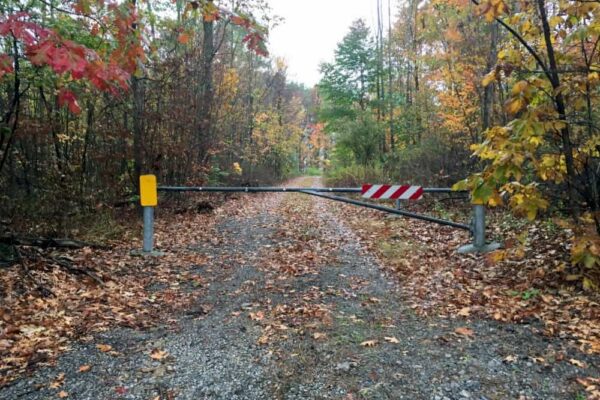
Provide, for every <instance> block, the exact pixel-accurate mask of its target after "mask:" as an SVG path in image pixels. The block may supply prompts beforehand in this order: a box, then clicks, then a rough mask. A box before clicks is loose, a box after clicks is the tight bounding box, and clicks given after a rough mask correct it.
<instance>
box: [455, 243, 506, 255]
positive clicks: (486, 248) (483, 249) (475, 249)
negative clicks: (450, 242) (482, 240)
mask: <svg viewBox="0 0 600 400" xmlns="http://www.w3.org/2000/svg"><path fill="white" fill-rule="evenodd" d="M501 248H502V244H500V243H498V242H492V243H487V244H485V245H483V246H475V245H474V244H467V245H465V246H461V247H459V248H458V250H457V252H458V253H459V254H468V253H490V252H492V251H495V250H498V249H501Z"/></svg>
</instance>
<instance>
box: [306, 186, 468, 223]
mask: <svg viewBox="0 0 600 400" xmlns="http://www.w3.org/2000/svg"><path fill="white" fill-rule="evenodd" d="M301 193H305V194H309V195H311V196H317V197H322V198H324V199H329V200H335V201H340V202H342V203H348V204H353V205H355V206H361V207H366V208H372V209H374V210H378V211H384V212H387V213H390V214H397V215H402V216H405V217H408V218H414V219H420V220H422V221H427V222H433V223H435V224H439V225H445V226H451V227H453V228H458V229H464V230H466V231H469V232H471V231H472V229H471V227H470V226H469V225H465V224H459V223H457V222H452V221H447V220H445V219H439V218H435V217H429V216H427V215H421V214H415V213H412V212H409V211H403V210H396V209H395V208H389V207H383V206H378V205H376V204H371V203H365V202H363V201H357V200H352V199H347V198H345V197H340V196H328V195H325V194H322V193H318V192H316V191H311V190H303V191H301Z"/></svg>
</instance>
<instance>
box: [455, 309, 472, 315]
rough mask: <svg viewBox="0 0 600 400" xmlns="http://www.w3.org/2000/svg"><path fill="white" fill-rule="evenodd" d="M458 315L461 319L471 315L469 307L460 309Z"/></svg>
mask: <svg viewBox="0 0 600 400" xmlns="http://www.w3.org/2000/svg"><path fill="white" fill-rule="evenodd" d="M458 315H460V316H461V317H468V316H469V315H471V307H463V308H461V309H460V311H459V312H458Z"/></svg>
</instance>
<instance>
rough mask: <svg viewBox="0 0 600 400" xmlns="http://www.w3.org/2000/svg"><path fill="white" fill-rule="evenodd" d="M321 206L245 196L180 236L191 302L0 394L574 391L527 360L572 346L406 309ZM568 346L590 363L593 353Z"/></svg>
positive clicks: (547, 366)
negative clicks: (220, 216) (192, 233)
mask: <svg viewBox="0 0 600 400" xmlns="http://www.w3.org/2000/svg"><path fill="white" fill-rule="evenodd" d="M303 183H305V184H306V183H308V182H303ZM315 183H318V182H315ZM332 207H337V205H336V204H331V203H327V201H326V200H323V199H317V198H311V197H303V196H302V195H299V194H272V195H264V196H254V197H249V207H248V209H247V210H245V212H242V213H238V215H236V216H231V217H229V218H226V219H224V220H223V221H222V222H221V223H220V224H218V226H217V227H216V228H215V237H218V238H219V239H218V240H214V241H210V242H205V243H190V246H193V247H194V248H195V249H196V250H197V251H199V252H203V253H205V254H207V255H208V256H209V261H208V262H207V263H205V264H204V265H196V266H189V268H190V270H192V271H195V272H196V273H197V274H199V275H200V276H202V278H203V279H204V281H205V282H206V284H204V285H201V286H198V287H196V286H193V285H192V286H190V288H189V290H191V291H194V292H197V303H196V304H195V305H194V307H193V308H192V309H189V310H186V311H185V312H184V313H183V314H182V315H173V317H172V319H171V320H168V321H164V325H162V326H161V327H158V328H155V329H151V330H147V331H134V330H129V329H117V330H114V331H110V332H106V333H103V334H101V335H97V336H95V338H94V341H93V342H90V343H79V344H77V345H76V346H74V348H73V350H72V351H70V352H68V353H66V354H65V355H63V356H62V357H61V358H60V359H59V361H58V364H57V365H56V367H53V368H44V369H40V370H38V371H36V372H34V373H33V374H32V375H31V376H30V377H27V378H23V379H20V380H18V381H16V382H15V383H13V384H11V385H10V386H8V387H6V388H4V389H1V390H0V398H1V399H19V398H21V399H53V398H59V394H61V392H64V393H62V395H68V397H67V398H69V399H159V398H160V399H175V398H176V399H359V398H365V399H437V400H442V399H443V400H448V399H480V400H483V399H488V400H492V399H540V400H541V399H579V398H584V397H577V396H580V390H581V389H580V387H579V386H578V385H577V384H576V382H575V380H574V379H575V378H576V377H578V376H580V375H581V370H579V369H578V368H577V367H576V366H574V365H571V364H569V363H567V362H556V363H542V362H536V360H538V361H539V360H540V359H542V358H543V359H545V360H549V359H551V358H552V357H555V356H556V354H557V353H558V352H559V350H560V351H574V350H572V349H568V348H567V349H566V350H565V348H564V346H563V343H561V342H560V341H557V340H554V339H549V338H546V337H543V336H540V335H536V334H533V333H532V329H535V326H529V325H510V324H499V323H496V322H493V321H482V320H480V321H466V320H462V319H455V320H450V319H440V318H435V317H431V318H427V319H425V318H423V317H418V316H416V315H415V313H414V312H413V310H412V309H411V308H410V307H408V306H407V305H405V303H404V302H403V301H402V297H403V296H406V295H410V293H402V287H401V285H399V284H398V283H397V282H396V281H395V280H394V279H393V278H391V277H387V276H385V275H384V274H383V273H382V272H381V271H382V269H381V268H380V267H379V266H378V263H377V260H375V259H374V258H373V257H372V256H370V255H369V254H368V253H367V252H365V251H364V249H362V248H361V246H360V244H359V242H358V240H357V238H356V237H355V236H354V234H353V233H352V231H351V230H350V229H348V228H347V227H345V225H344V223H343V221H339V220H338V219H337V218H336V217H335V216H334V214H333V213H332ZM199 229H201V227H199ZM217 234H218V236H217ZM148 290H155V291H159V290H162V288H161V287H160V286H157V287H151V288H148ZM98 344H107V345H110V346H112V349H113V350H114V351H112V352H102V351H101V350H100V349H98V347H97V345H98ZM153 351H154V352H153ZM151 354H152V355H154V358H152V357H151V356H150V355H151ZM568 356H573V357H575V355H574V354H573V355H570V354H569V355H568ZM576 356H577V358H578V359H580V360H583V361H584V362H586V363H587V364H588V365H589V367H588V369H587V371H586V374H587V375H588V376H589V375H592V376H593V375H596V376H597V375H598V370H597V369H596V368H597V366H598V364H599V363H598V361H599V360H598V359H597V358H591V357H590V356H583V355H580V354H577V355H576ZM586 357H587V358H586ZM82 365H89V366H90V370H89V371H87V372H78V369H79V368H80V366H82ZM63 373H64V378H63V379H59V381H60V384H59V385H54V386H55V387H51V386H52V382H56V381H57V379H56V378H57V377H59V378H60V376H61V375H60V374H63Z"/></svg>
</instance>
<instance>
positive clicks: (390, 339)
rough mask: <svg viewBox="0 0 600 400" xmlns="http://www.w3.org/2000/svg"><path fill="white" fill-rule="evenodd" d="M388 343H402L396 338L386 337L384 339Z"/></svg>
mask: <svg viewBox="0 0 600 400" xmlns="http://www.w3.org/2000/svg"><path fill="white" fill-rule="evenodd" d="M383 339H384V340H385V341H386V342H388V343H394V344H396V343H400V341H399V340H398V339H396V338H395V337H394V336H386V337H384V338H383Z"/></svg>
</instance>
